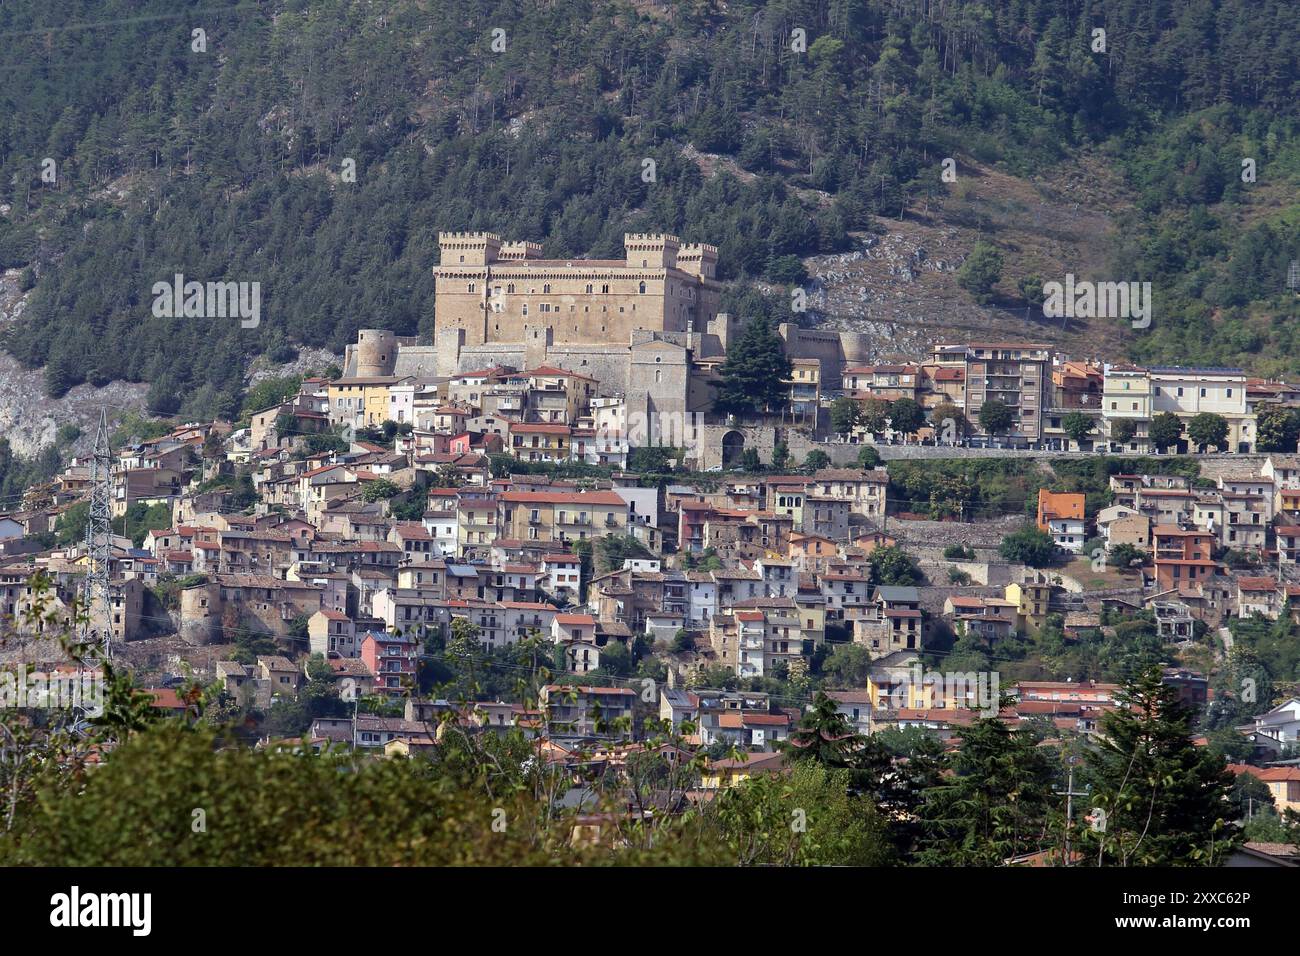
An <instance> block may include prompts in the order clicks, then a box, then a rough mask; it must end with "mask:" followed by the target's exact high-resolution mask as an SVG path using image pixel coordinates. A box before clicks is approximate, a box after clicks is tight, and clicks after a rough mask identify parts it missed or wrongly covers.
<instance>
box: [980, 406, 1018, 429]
mask: <svg viewBox="0 0 1300 956" xmlns="http://www.w3.org/2000/svg"><path fill="white" fill-rule="evenodd" d="M977 417H978V418H979V423H980V428H982V429H984V431H985V432H987V433H988V434H990V435H1004V434H1006V433H1007V432H1008V431H1010V430H1011V426H1012V424H1013V423H1014V422H1015V416H1014V415H1013V414H1012V413H1011V406H1010V405H1008V404H1006V403H1005V402H1000V401H998V400H997V399H996V398H995V399H992V400H991V401H987V402H985V403H984V404H983V405H981V406H980V410H979V415H978V416H977Z"/></svg>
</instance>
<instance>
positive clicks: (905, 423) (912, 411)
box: [889, 398, 925, 435]
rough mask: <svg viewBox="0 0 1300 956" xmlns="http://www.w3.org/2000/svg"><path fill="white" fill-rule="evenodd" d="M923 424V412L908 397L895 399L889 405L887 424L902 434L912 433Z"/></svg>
mask: <svg viewBox="0 0 1300 956" xmlns="http://www.w3.org/2000/svg"><path fill="white" fill-rule="evenodd" d="M924 424H925V412H923V411H921V406H920V405H918V404H916V402H915V401H913V400H912V399H910V398H899V399H895V400H894V401H893V402H891V403H890V406H889V426H890V427H891V428H892V429H894V431H896V432H902V433H903V434H904V435H914V434H916V432H917V431H918V430H919V429H920V427H921V426H922V425H924Z"/></svg>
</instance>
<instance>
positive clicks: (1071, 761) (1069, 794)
mask: <svg viewBox="0 0 1300 956" xmlns="http://www.w3.org/2000/svg"><path fill="white" fill-rule="evenodd" d="M1065 762H1066V764H1067V765H1068V766H1069V768H1070V773H1069V776H1068V777H1067V778H1066V783H1065V789H1064V790H1056V791H1055V792H1056V793H1058V794H1062V795H1063V796H1064V797H1065V863H1064V865H1065V866H1069V865H1070V828H1071V827H1073V826H1074V798H1075V797H1086V796H1088V793H1089V791H1091V789H1092V788H1091V787H1085V788H1084V789H1083V790H1075V789H1074V766H1075V764H1077V763H1078V762H1079V755H1078V754H1070V755H1069V756H1068V757H1066V758H1065Z"/></svg>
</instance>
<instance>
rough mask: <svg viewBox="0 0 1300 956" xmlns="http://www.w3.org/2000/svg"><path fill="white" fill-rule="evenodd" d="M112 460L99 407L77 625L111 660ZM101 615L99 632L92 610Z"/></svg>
mask: <svg viewBox="0 0 1300 956" xmlns="http://www.w3.org/2000/svg"><path fill="white" fill-rule="evenodd" d="M112 471H113V459H112V456H111V454H110V453H109V447H108V413H107V411H106V410H104V409H102V408H101V409H100V410H99V428H98V430H97V431H96V432H95V450H94V452H93V453H92V456H91V459H90V512H89V514H88V515H87V517H86V562H87V563H86V579H85V582H84V585H83V590H82V601H83V604H84V607H83V612H84V613H85V615H86V617H85V620H84V621H83V622H82V625H81V641H82V643H83V644H95V643H98V644H99V645H100V648H101V653H102V657H103V659H104V660H105V661H107V660H110V659H111V653H112V648H111V647H110V643H109V642H110V638H111V637H112V635H113V625H112V622H113V609H112V604H111V603H110V600H109V595H108V580H109V563H110V558H111V554H112V545H113V533H112V515H111V507H112V506H111V502H112V498H113V486H112ZM97 609H98V610H99V611H101V612H102V614H103V619H102V621H103V623H102V627H103V633H102V634H101V633H100V632H99V631H100V628H99V627H98V626H96V621H95V611H96V610H97Z"/></svg>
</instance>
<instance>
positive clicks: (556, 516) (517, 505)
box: [497, 491, 628, 542]
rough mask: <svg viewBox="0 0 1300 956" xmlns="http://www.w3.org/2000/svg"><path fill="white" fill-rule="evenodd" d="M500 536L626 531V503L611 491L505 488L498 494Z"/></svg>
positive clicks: (564, 538)
mask: <svg viewBox="0 0 1300 956" xmlns="http://www.w3.org/2000/svg"><path fill="white" fill-rule="evenodd" d="M497 507H498V511H499V514H500V521H499V527H500V537H503V538H511V539H514V540H517V541H561V542H568V541H574V540H579V541H581V540H586V539H588V538H600V537H604V536H606V535H622V534H627V533H628V532H627V529H628V504H627V502H626V501H624V500H623V499H622V498H621V497H620V496H619V495H617V494H615V493H614V492H612V491H507V492H505V493H503V494H502V495H500V496H499V498H498V505H497Z"/></svg>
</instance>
